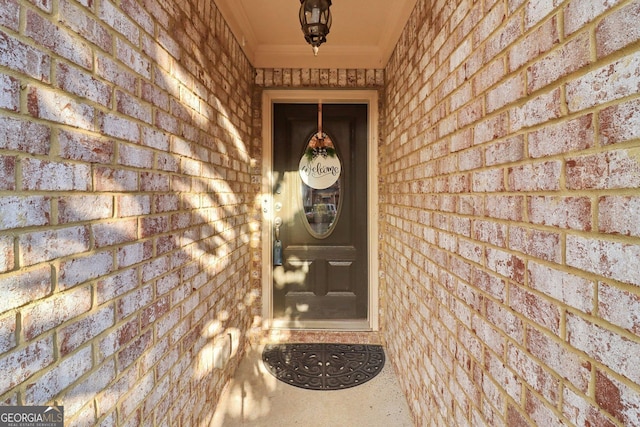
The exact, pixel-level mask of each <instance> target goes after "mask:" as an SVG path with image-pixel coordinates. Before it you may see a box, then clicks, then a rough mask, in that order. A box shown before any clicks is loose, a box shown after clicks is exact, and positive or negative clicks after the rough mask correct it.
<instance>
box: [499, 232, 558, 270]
mask: <svg viewBox="0 0 640 427" xmlns="http://www.w3.org/2000/svg"><path fill="white" fill-rule="evenodd" d="M509 249H512V250H514V251H519V252H523V253H525V254H527V255H531V256H533V257H535V258H538V259H543V260H545V261H551V262H555V263H558V264H559V263H560V262H561V261H562V248H561V241H560V235H559V234H558V233H553V232H550V231H542V230H531V229H526V228H523V227H517V226H512V227H509Z"/></svg>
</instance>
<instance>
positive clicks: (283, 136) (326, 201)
mask: <svg viewBox="0 0 640 427" xmlns="http://www.w3.org/2000/svg"><path fill="white" fill-rule="evenodd" d="M367 114H368V112H367V106H366V105H363V104H357V105H351V104H349V105H344V104H329V105H323V106H322V130H323V132H325V133H326V135H327V140H329V141H331V147H332V148H330V149H329V151H330V152H329V155H330V156H332V155H334V154H335V157H337V159H338V160H339V163H340V173H339V176H338V178H337V180H336V183H335V184H333V185H331V186H330V187H328V188H313V186H311V187H310V186H309V185H307V184H305V182H303V179H302V178H301V174H300V172H299V168H300V165H301V159H302V158H303V156H305V155H306V156H311V151H313V150H311V148H312V147H314V145H313V143H312V144H311V145H310V141H312V139H313V137H314V135H316V134H317V132H318V105H307V104H275V105H274V140H273V141H274V143H273V144H274V149H273V150H274V152H273V172H274V181H273V182H274V187H273V200H274V216H275V217H277V218H280V219H281V220H282V225H281V226H280V227H279V228H278V230H277V232H276V230H275V229H274V233H273V235H274V241H277V240H279V241H280V243H281V245H282V265H274V267H273V268H274V270H273V277H274V283H273V286H274V289H273V312H274V318H275V319H283V320H287V321H304V320H340V319H366V318H367V303H368V292H369V286H368V266H367V259H368V257H367V221H368V216H367V206H368V204H367V197H368V196H367ZM323 141H324V142H326V140H323ZM331 150H333V152H331ZM314 153H315V154H314V155H319V154H318V153H317V152H316V151H314ZM320 155H324V156H325V157H327V150H325V151H324V152H322V153H320ZM333 161H334V163H335V160H333ZM276 221H277V222H279V221H278V219H276ZM276 243H278V242H276ZM276 255H277V252H276ZM274 258H277V256H275V257H274ZM277 261H278V259H275V262H274V264H280V263H279V262H277Z"/></svg>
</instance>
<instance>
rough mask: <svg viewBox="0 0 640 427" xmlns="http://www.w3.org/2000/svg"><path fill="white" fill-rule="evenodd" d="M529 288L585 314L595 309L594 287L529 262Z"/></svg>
mask: <svg viewBox="0 0 640 427" xmlns="http://www.w3.org/2000/svg"><path fill="white" fill-rule="evenodd" d="M529 286H530V287H531V288H532V289H534V290H537V291H539V292H543V293H544V294H546V295H548V296H550V297H551V298H553V299H555V300H557V301H559V302H561V303H563V304H566V305H568V306H569V307H572V308H576V309H578V310H581V311H583V312H585V313H588V314H590V313H592V312H593V310H594V308H595V307H594V304H595V285H594V283H593V282H591V281H589V280H587V279H583V278H581V277H579V276H575V275H573V274H570V273H566V272H563V271H558V270H555V269H553V268H551V267H546V266H543V265H541V264H537V263H534V262H529Z"/></svg>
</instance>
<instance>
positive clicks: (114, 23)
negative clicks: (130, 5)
mask: <svg viewBox="0 0 640 427" xmlns="http://www.w3.org/2000/svg"><path fill="white" fill-rule="evenodd" d="M98 17H99V18H100V19H101V20H102V21H103V22H105V23H106V24H107V25H109V26H110V27H111V28H113V29H114V30H116V31H117V32H119V33H120V34H122V36H124V38H125V40H129V41H130V42H132V43H136V42H137V41H138V40H139V39H140V31H139V30H138V27H137V26H136V25H135V24H134V23H133V22H132V21H131V20H130V19H129V17H128V16H126V15H125V14H124V13H122V11H120V10H119V9H118V8H116V6H115V5H114V4H113V3H111V2H110V1H109V0H104V1H102V2H100V5H99V7H98Z"/></svg>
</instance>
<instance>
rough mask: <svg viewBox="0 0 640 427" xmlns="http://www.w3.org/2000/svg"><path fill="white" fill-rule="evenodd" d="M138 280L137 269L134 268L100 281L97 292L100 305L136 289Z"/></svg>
mask: <svg viewBox="0 0 640 427" xmlns="http://www.w3.org/2000/svg"><path fill="white" fill-rule="evenodd" d="M137 278H138V272H137V269H133V268H132V269H128V270H123V271H120V272H118V273H117V274H115V275H113V276H109V277H104V278H101V279H99V280H98V285H97V291H96V296H97V301H98V304H104V303H106V302H109V301H112V300H114V299H116V298H117V297H118V296H120V295H123V294H125V293H127V292H129V291H130V290H132V289H135V288H136V287H137V286H138V280H137Z"/></svg>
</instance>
